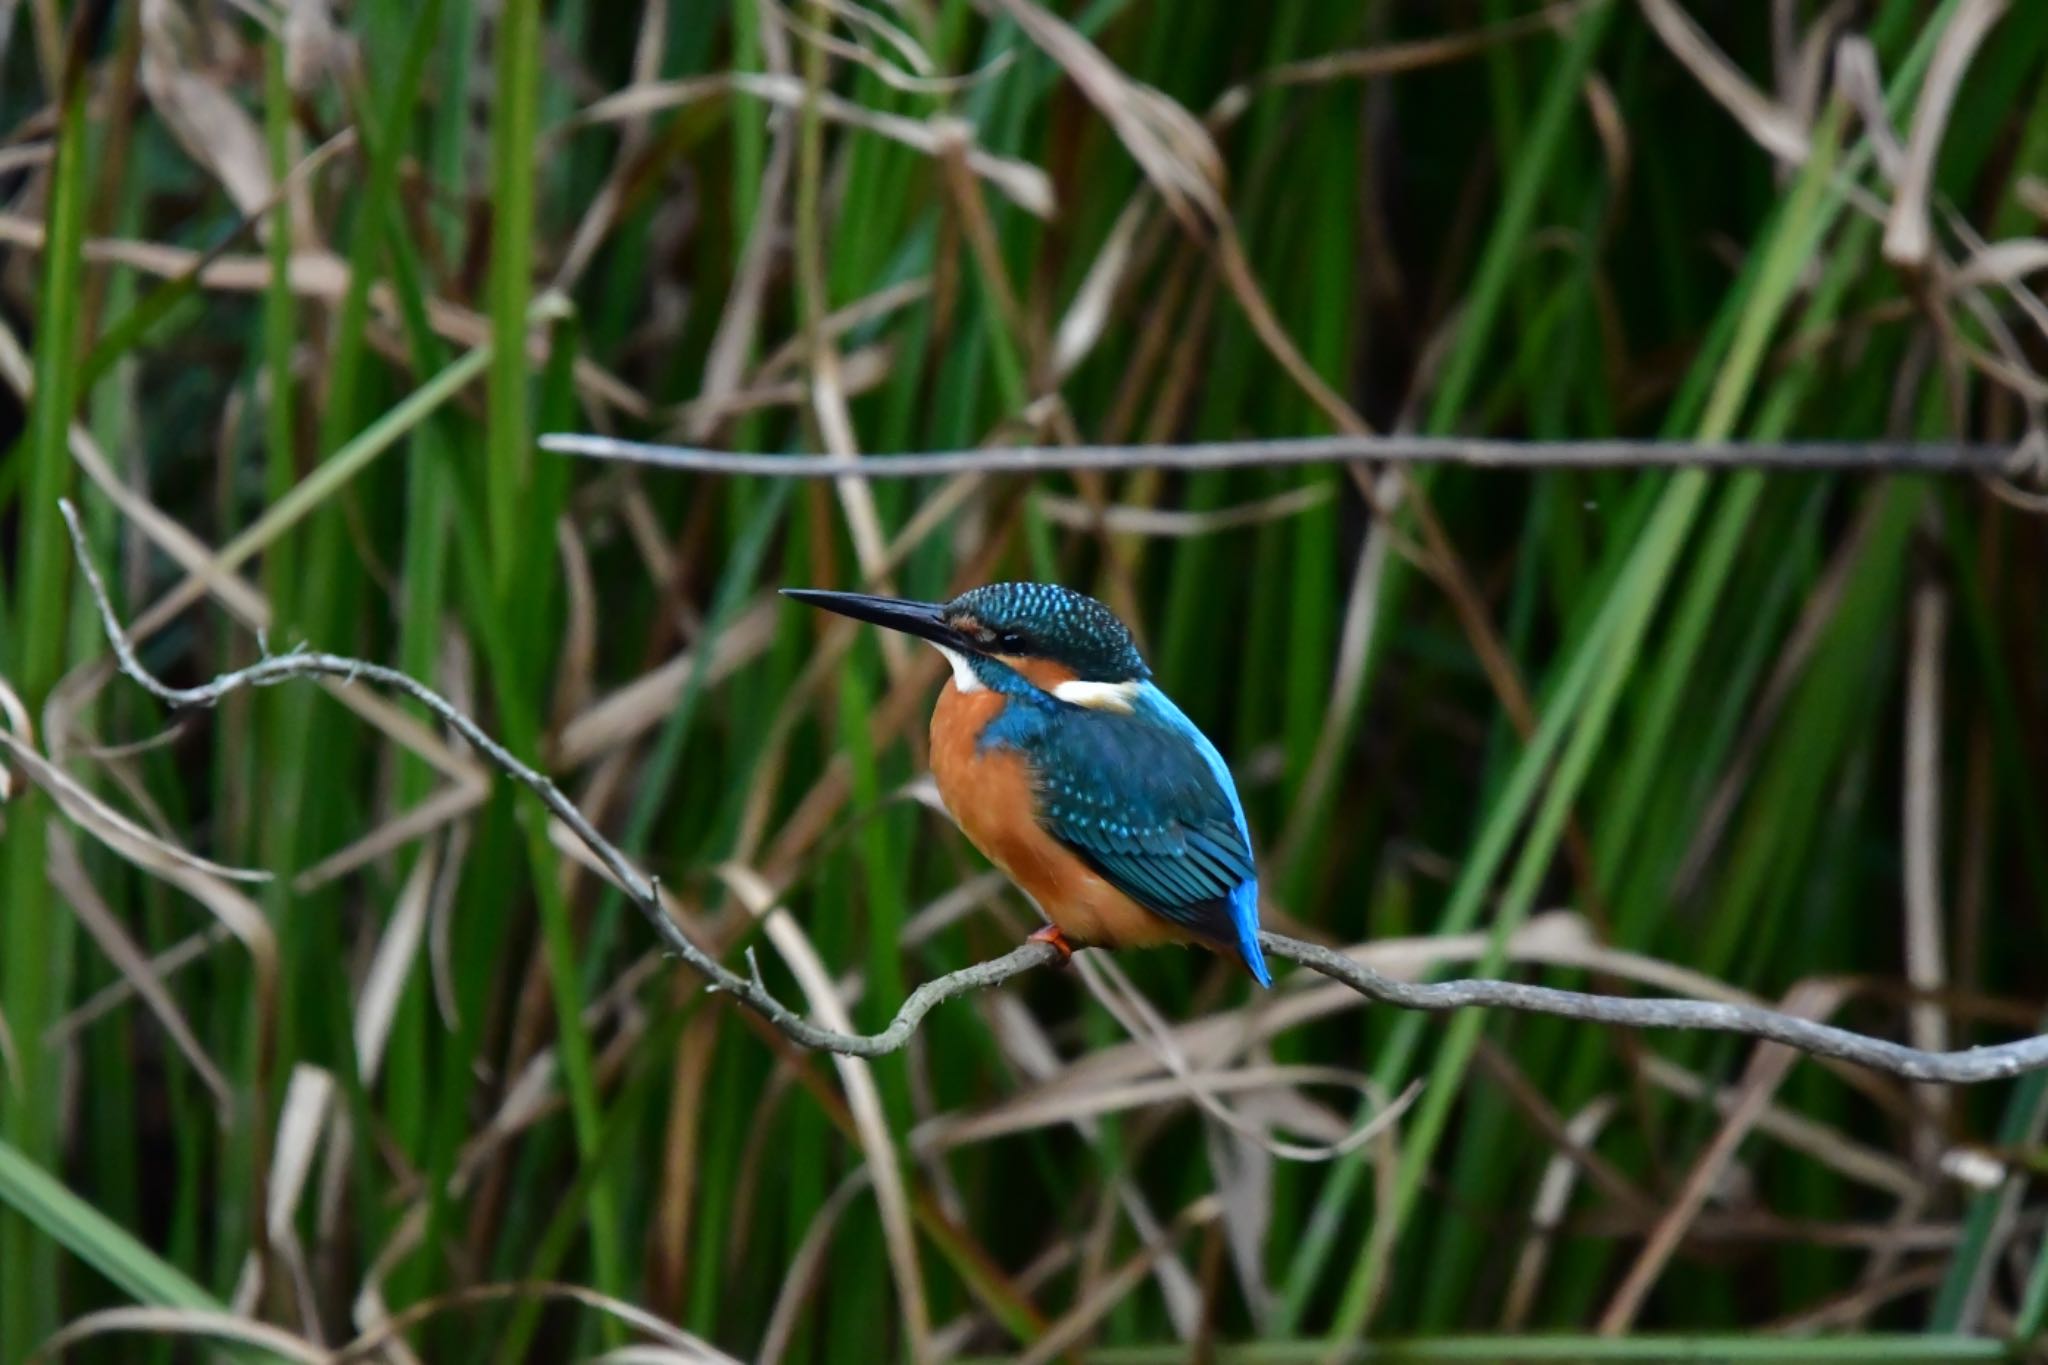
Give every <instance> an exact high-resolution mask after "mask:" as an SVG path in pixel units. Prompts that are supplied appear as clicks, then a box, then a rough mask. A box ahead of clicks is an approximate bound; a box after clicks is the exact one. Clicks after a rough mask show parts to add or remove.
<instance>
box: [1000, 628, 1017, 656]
mask: <svg viewBox="0 0 2048 1365" xmlns="http://www.w3.org/2000/svg"><path fill="white" fill-rule="evenodd" d="M996 647H997V648H998V649H1000V650H1002V651H1003V652H1005V653H1008V654H1015V653H1018V652H1020V651H1021V650H1022V649H1023V648H1024V637H1023V636H1021V635H1019V634H1017V632H1015V631H1013V630H1006V631H1004V632H1003V633H1002V634H1001V635H998V636H997V637H996Z"/></svg>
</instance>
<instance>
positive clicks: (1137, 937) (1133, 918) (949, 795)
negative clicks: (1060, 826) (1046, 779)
mask: <svg viewBox="0 0 2048 1365" xmlns="http://www.w3.org/2000/svg"><path fill="white" fill-rule="evenodd" d="M1003 704H1004V699H1003V696H1002V694H1001V693H999V692H991V691H986V690H980V691H974V692H962V691H960V689H959V688H958V687H956V686H954V684H953V680H952V679H951V678H948V679H947V680H946V686H945V688H944V690H942V691H941V692H940V693H939V704H938V707H937V709H936V710H934V711H933V712H932V776H933V777H934V778H935V779H937V781H938V784H939V795H940V796H941V797H943V798H944V799H945V802H946V809H947V810H948V811H951V812H952V815H953V819H954V821H955V822H956V823H958V824H959V826H960V829H961V832H962V833H964V834H965V835H966V836H967V838H968V840H969V841H970V842H971V843H973V845H974V846H975V847H976V848H978V849H980V850H981V851H982V853H983V854H984V855H985V856H986V857H987V858H988V860H989V861H990V862H992V863H994V864H995V865H996V866H997V867H999V868H1001V869H1002V870H1003V872H1004V874H1005V875H1006V876H1008V877H1009V879H1010V880H1011V881H1013V882H1015V883H1016V884H1017V886H1018V889H1020V890H1021V891H1023V892H1024V894H1025V895H1027V896H1029V897H1031V899H1032V900H1034V901H1036V902H1037V903H1038V908H1039V909H1040V910H1042V911H1044V912H1045V915H1046V918H1048V919H1050V920H1051V921H1052V922H1053V923H1054V924H1056V925H1058V926H1059V928H1060V932H1061V933H1063V934H1065V935H1066V936H1067V939H1068V941H1069V942H1071V943H1073V944H1075V945H1076V946H1092V947H1099V948H1126V947H1128V948H1135V947H1142V946H1145V945H1147V944H1155V943H1187V942H1193V941H1194V940H1193V939H1191V938H1190V937H1189V936H1188V935H1187V934H1185V933H1183V932H1181V931H1180V930H1179V929H1177V928H1175V927H1174V926H1173V925H1172V924H1171V923H1169V922H1168V921H1167V920H1165V919H1162V918H1161V917H1159V916H1158V915H1155V914H1153V913H1152V912H1151V911H1149V910H1146V909H1145V908H1144V907H1142V906H1140V905H1138V904H1137V903H1136V902H1135V901H1133V900H1132V899H1131V898H1130V897H1128V896H1126V895H1124V893H1123V892H1121V891H1119V890H1117V889H1116V888H1115V887H1113V886H1111V885H1110V884H1109V883H1108V882H1106V881H1104V880H1103V879H1102V878H1100V877H1098V876H1096V875H1095V873H1094V872H1093V871H1091V870H1090V869H1089V867H1088V865H1087V864H1086V863H1084V862H1082V861H1081V859H1080V858H1079V857H1077V856H1076V855H1075V854H1073V853H1072V852H1070V851H1069V850H1067V849H1066V848H1064V847H1063V846H1061V844H1060V843H1059V841H1058V840H1056V839H1054V838H1053V837H1052V836H1051V835H1050V834H1047V833H1046V832H1045V831H1044V830H1043V829H1041V828H1039V825H1038V810H1037V800H1036V797H1035V795H1034V793H1033V790H1032V778H1031V766H1030V764H1029V763H1028V762H1026V761H1025V758H1024V756H1023V755H1022V754H1020V753H1018V752H1017V751H1016V750H1014V749H1008V748H1003V747H1000V746H995V747H990V748H987V749H983V748H981V747H980V745H979V740H980V738H981V732H982V729H983V727H985V726H986V725H987V724H988V723H989V722H990V721H991V720H993V719H995V717H996V716H997V715H998V714H1000V713H1001V711H1002V709H1003Z"/></svg>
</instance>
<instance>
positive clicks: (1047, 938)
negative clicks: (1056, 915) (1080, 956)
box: [1030, 924, 1074, 967]
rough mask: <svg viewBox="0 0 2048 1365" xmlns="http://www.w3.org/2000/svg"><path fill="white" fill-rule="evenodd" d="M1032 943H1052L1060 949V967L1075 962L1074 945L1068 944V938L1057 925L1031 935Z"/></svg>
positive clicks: (1049, 925) (1048, 926)
mask: <svg viewBox="0 0 2048 1365" xmlns="http://www.w3.org/2000/svg"><path fill="white" fill-rule="evenodd" d="M1030 941H1031V942H1033V943H1050V944H1051V945H1052V946H1053V947H1055V948H1057V949H1059V951H1060V966H1062V967H1064V966H1066V965H1067V964H1068V963H1069V962H1072V961H1073V960H1074V945H1073V944H1071V943H1069V942H1067V936H1066V935H1065V934H1063V933H1061V932H1060V927H1059V926H1058V925H1057V924H1048V925H1046V926H1045V927H1044V928H1043V929H1039V930H1037V931H1036V932H1034V933H1033V934H1032V935H1031V939H1030Z"/></svg>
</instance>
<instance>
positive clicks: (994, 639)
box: [946, 583, 1152, 683]
mask: <svg viewBox="0 0 2048 1365" xmlns="http://www.w3.org/2000/svg"><path fill="white" fill-rule="evenodd" d="M946 615H947V617H948V618H955V619H957V618H966V619H968V620H971V621H972V622H973V623H974V624H975V625H978V626H979V627H980V632H977V638H978V639H980V640H981V642H982V643H983V644H984V645H985V646H986V647H987V649H988V650H989V652H991V653H994V654H1011V655H1021V656H1025V657H1030V658H1043V659H1053V660H1056V661H1058V662H1059V663H1062V664H1065V665H1066V666H1067V667H1068V668H1071V669H1073V670H1074V672H1075V673H1076V674H1077V675H1078V676H1079V677H1080V678H1081V679H1082V680H1083V681H1086V682H1110V683H1118V682H1144V681H1145V680H1147V679H1149V678H1150V677H1151V676H1152V670H1151V669H1149V668H1147V667H1146V666H1145V660H1144V658H1143V657H1142V656H1141V655H1140V654H1139V653H1138V646H1137V644H1136V642H1134V641H1133V640H1132V639H1131V632H1130V631H1129V630H1127V629H1125V627H1124V623H1123V622H1121V621H1119V620H1117V619H1116V613H1115V612H1113V611H1111V610H1110V609H1109V608H1108V607H1105V606H1103V605H1102V603H1100V602H1098V601H1096V600H1095V599H1094V598H1092V597H1089V596H1087V595H1086V594H1084V593H1078V592H1075V591H1074V590H1073V589H1072V588H1063V587H1061V586H1059V585H1058V584H1056V583H990V584H988V585H987V586H985V587H980V588H972V589H970V590H968V591H967V592H963V593H961V594H960V595H959V596H958V597H956V598H954V599H953V600H952V601H950V602H948V603H947V604H946Z"/></svg>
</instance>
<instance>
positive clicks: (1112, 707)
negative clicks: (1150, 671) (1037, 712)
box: [1052, 679, 1138, 715]
mask: <svg viewBox="0 0 2048 1365" xmlns="http://www.w3.org/2000/svg"><path fill="white" fill-rule="evenodd" d="M1052 694H1053V695H1054V696H1055V697H1058V698H1059V699H1060V700H1061V701H1063V702H1068V703H1070V704H1072V705H1074V706H1085V707H1087V708H1088V709H1089V710H1090V711H1118V712H1121V713H1122V714H1124V715H1129V714H1130V713H1131V707H1132V706H1133V705H1134V704H1135V703H1136V701H1137V699H1138V684H1136V683H1134V682H1115V683H1111V682H1082V681H1080V680H1079V679H1076V680H1075V681H1073V682H1063V683H1061V684H1060V685H1059V686H1058V687H1055V688H1054V689H1053V690H1052Z"/></svg>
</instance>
